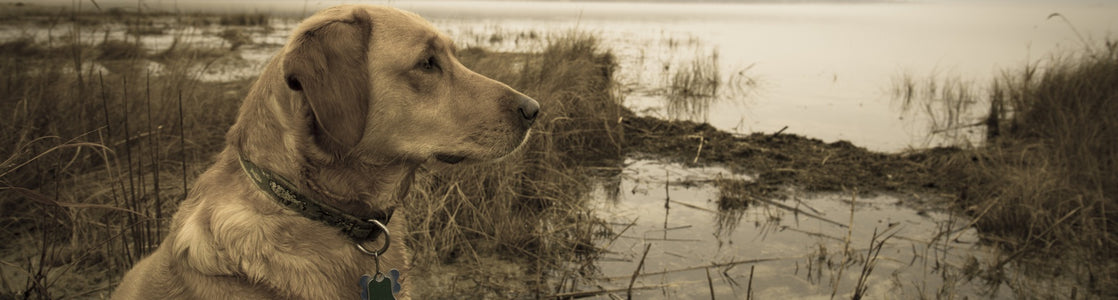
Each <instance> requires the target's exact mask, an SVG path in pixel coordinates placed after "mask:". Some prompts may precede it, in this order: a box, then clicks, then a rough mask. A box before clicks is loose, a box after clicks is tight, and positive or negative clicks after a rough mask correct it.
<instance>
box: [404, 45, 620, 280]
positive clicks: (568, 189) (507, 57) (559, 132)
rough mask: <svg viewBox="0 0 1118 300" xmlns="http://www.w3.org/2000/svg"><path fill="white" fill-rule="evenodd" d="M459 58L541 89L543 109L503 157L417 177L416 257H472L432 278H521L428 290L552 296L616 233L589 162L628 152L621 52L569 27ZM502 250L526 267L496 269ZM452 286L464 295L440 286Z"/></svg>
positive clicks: (605, 162)
mask: <svg viewBox="0 0 1118 300" xmlns="http://www.w3.org/2000/svg"><path fill="white" fill-rule="evenodd" d="M460 59H461V61H462V62H463V63H464V64H465V65H466V66H468V67H470V68H471V69H473V70H475V71H477V72H479V73H481V74H483V75H486V76H488V77H490V78H493V79H496V80H498V81H502V82H505V83H507V84H509V85H510V86H512V87H514V88H516V89H517V90H520V91H522V92H523V93H525V94H526V95H529V96H531V97H534V98H535V99H536V100H537V101H539V102H540V107H541V116H540V119H539V120H538V121H537V122H536V125H535V126H534V127H533V133H532V136H531V138H530V139H529V140H528V142H527V144H526V145H524V147H523V148H522V150H521V151H520V152H519V153H517V154H514V155H512V156H511V157H508V158H505V159H504V160H503V161H501V162H500V163H497V164H495V165H478V166H468V167H462V168H453V169H446V170H438V171H429V172H425V174H423V175H422V176H418V177H417V182H416V185H415V186H413V192H412V196H413V198H412V200H411V201H409V205H410V207H409V211H412V212H413V216H415V217H414V218H412V223H413V226H411V228H413V229H414V232H415V233H414V234H413V235H412V240H411V241H412V245H413V249H415V250H416V251H417V252H416V260H417V261H428V262H433V261H438V262H442V263H444V264H447V265H459V266H465V267H459V268H457V270H459V271H458V272H457V273H453V272H452V273H448V272H446V270H445V269H428V270H427V272H428V276H429V277H431V278H429V279H427V280H431V281H438V282H445V281H451V280H453V282H457V281H469V280H470V278H474V277H492V276H504V278H506V279H511V281H510V280H496V281H490V280H482V281H475V282H474V283H471V284H474V285H477V287H476V288H466V289H461V290H455V291H433V290H432V291H431V292H432V293H434V294H430V295H423V296H425V297H436V298H437V297H460V296H464V295H463V294H460V293H463V290H464V291H466V293H467V295H472V296H479V297H516V295H519V296H520V297H523V296H527V295H533V294H534V295H537V296H542V295H549V294H552V293H553V292H555V291H558V290H557V289H559V288H562V285H563V283H562V282H565V281H570V280H575V278H577V276H575V275H577V274H579V273H583V272H585V271H586V270H585V269H586V268H589V267H590V263H589V261H590V259H591V258H593V257H595V256H596V255H597V254H598V253H599V252H600V251H601V250H600V249H598V248H597V247H596V246H595V243H594V239H595V238H596V237H598V236H601V235H602V234H604V232H606V231H608V227H607V226H606V225H605V223H603V221H602V220H600V219H598V218H597V217H595V216H594V215H593V213H592V211H591V210H590V209H589V207H588V206H587V203H586V197H585V196H586V195H587V194H588V193H589V192H590V190H591V188H592V186H591V185H590V181H591V178H593V177H595V176H597V175H596V174H594V173H593V172H591V171H588V170H591V168H581V167H584V166H587V165H589V166H593V165H602V166H614V165H616V163H617V162H618V161H620V159H621V155H622V152H621V150H620V149H621V148H620V147H621V141H622V140H623V139H624V136H623V134H622V131H621V125H620V124H619V123H618V122H617V120H619V118H620V117H621V116H622V115H623V114H624V113H625V112H624V109H623V108H622V107H621V106H620V105H619V103H618V101H620V100H619V98H617V97H615V96H614V93H613V92H612V89H613V81H612V74H613V71H614V68H615V67H616V65H615V62H614V58H613V56H612V54H610V52H608V51H606V50H604V49H601V48H600V46H599V42H598V40H597V39H596V38H595V37H593V36H590V35H584V34H579V33H570V34H568V35H565V36H560V37H553V38H552V39H551V40H549V42H548V46H547V47H545V49H544V50H543V51H542V52H541V53H538V54H537V53H533V54H516V53H495V52H488V51H486V50H482V49H478V48H473V49H467V50H464V51H461V52H460ZM510 66H517V67H511V68H510ZM587 158H594V159H592V160H589V159H587ZM493 257H499V258H500V259H499V260H500V261H506V264H507V262H514V263H515V264H514V265H516V266H528V267H526V268H525V267H521V268H513V269H511V270H509V273H503V274H498V273H495V272H493V270H494V269H493V268H488V267H487V266H485V265H493V264H494V260H493V259H492V258H493ZM483 264H484V265H483ZM463 270H467V271H463ZM434 272H439V273H441V274H432V273H434ZM555 274H566V275H559V276H554V275H555ZM446 277H453V278H451V279H447V278H446ZM551 277H561V278H559V279H555V278H551ZM556 281H557V282H558V283H555V282H556ZM446 292H450V293H456V294H439V293H446ZM469 293H475V294H469Z"/></svg>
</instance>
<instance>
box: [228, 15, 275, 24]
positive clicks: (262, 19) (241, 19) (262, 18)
mask: <svg viewBox="0 0 1118 300" xmlns="http://www.w3.org/2000/svg"><path fill="white" fill-rule="evenodd" d="M270 19H271V16H269V15H268V14H265V13H238V14H226V15H222V16H221V18H220V19H219V20H218V24H221V25H222V26H268V24H269V22H270Z"/></svg>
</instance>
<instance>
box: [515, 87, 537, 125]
mask: <svg viewBox="0 0 1118 300" xmlns="http://www.w3.org/2000/svg"><path fill="white" fill-rule="evenodd" d="M518 98H520V106H519V107H518V108H517V111H519V112H520V117H521V119H520V121H521V122H524V127H531V126H532V123H535V122H536V116H538V115H539V114H540V103H539V102H536V100H534V99H532V98H528V96H524V95H519V96H518Z"/></svg>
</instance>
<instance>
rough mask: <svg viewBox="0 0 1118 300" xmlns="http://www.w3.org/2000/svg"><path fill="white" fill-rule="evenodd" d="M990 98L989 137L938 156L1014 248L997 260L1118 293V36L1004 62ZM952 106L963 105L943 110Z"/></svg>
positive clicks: (949, 178) (978, 220)
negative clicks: (1007, 65)
mask: <svg viewBox="0 0 1118 300" xmlns="http://www.w3.org/2000/svg"><path fill="white" fill-rule="evenodd" d="M984 103H986V104H988V105H989V107H990V109H989V110H988V111H987V114H988V115H987V117H986V118H985V120H978V121H974V122H975V123H976V124H981V125H985V126H986V129H987V140H986V144H985V145H984V146H983V147H980V148H977V149H974V150H972V151H963V152H957V153H955V154H954V155H946V156H942V157H939V158H937V161H936V162H935V164H934V165H935V166H937V169H936V171H937V172H938V173H939V174H940V176H942V178H944V180H943V182H944V183H943V184H944V185H945V186H949V187H951V188H952V189H954V190H956V191H959V194H958V203H957V204H958V206H959V207H960V208H961V209H963V210H964V211H966V212H967V213H968V214H970V215H971V216H973V218H974V221H973V223H974V225H975V226H976V227H977V228H978V229H979V230H980V231H981V232H982V233H983V234H984V235H983V236H984V237H985V238H986V239H987V240H988V241H989V242H992V243H994V244H996V245H999V246H1001V247H1003V248H1005V249H1007V250H1008V253H1009V254H1007V255H1006V256H1005V257H1003V258H1001V259H1000V260H999V261H997V262H996V263H994V266H995V267H997V269H1000V268H1001V267H1003V266H1006V265H1007V264H1009V263H1015V262H1027V264H1026V265H1033V266H1026V267H1023V268H1030V269H1035V268H1038V267H1036V265H1040V266H1043V267H1040V268H1043V269H1046V270H1047V271H1046V272H1045V273H1053V274H1070V275H1071V277H1072V278H1074V279H1075V280H1076V281H1078V282H1077V283H1078V287H1073V288H1072V291H1067V290H1059V291H1056V292H1055V293H1058V294H1061V295H1068V294H1073V293H1076V290H1077V288H1083V289H1085V290H1086V291H1078V293H1080V294H1081V295H1103V296H1104V297H1110V296H1115V295H1118V294H1115V291H1114V290H1113V289H1112V288H1109V287H1113V286H1114V284H1116V283H1118V277H1116V276H1118V256H1115V253H1114V252H1113V249H1115V247H1118V235H1116V234H1115V231H1114V228H1115V223H1116V222H1115V220H1116V219H1115V218H1116V217H1118V214H1116V211H1115V210H1116V209H1118V207H1116V205H1115V201H1116V199H1118V138H1116V137H1118V121H1115V120H1116V119H1115V118H1114V116H1115V115H1118V45H1116V44H1115V43H1114V42H1112V41H1106V42H1104V43H1102V44H1101V45H1097V46H1093V47H1090V48H1086V49H1083V50H1081V51H1078V52H1074V53H1069V54H1063V55H1056V56H1053V57H1051V58H1050V59H1048V60H1045V61H1041V62H1036V63H1030V64H1027V65H1025V66H1024V67H1023V68H1022V69H1019V70H1013V71H1007V72H1004V73H1003V74H1002V76H1000V77H998V78H997V79H996V80H995V81H994V82H993V83H992V84H991V88H990V90H989V93H988V98H987V99H985V102H984ZM944 109H946V110H953V109H955V108H950V107H948V108H940V109H933V110H936V111H937V112H940V113H943V110H944ZM962 110H963V111H965V110H966V109H962ZM966 122H970V121H966ZM966 122H963V123H966ZM1053 257H1055V258H1057V259H1054V260H1053V259H1051V258H1053ZM1022 288H1026V289H1027V288H1028V287H1022ZM1038 292H1044V293H1053V291H1038Z"/></svg>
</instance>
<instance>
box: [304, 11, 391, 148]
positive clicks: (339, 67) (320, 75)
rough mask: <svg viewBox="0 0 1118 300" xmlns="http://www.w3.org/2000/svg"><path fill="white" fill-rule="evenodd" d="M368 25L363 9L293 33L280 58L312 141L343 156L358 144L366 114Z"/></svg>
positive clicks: (369, 37) (367, 98) (369, 24)
mask: <svg viewBox="0 0 1118 300" xmlns="http://www.w3.org/2000/svg"><path fill="white" fill-rule="evenodd" d="M372 26H373V25H372V20H371V18H370V17H369V14H368V12H366V11H365V10H364V9H359V8H358V9H353V11H352V16H346V17H342V18H336V19H329V20H322V21H320V22H318V23H317V24H310V25H309V26H308V27H307V29H306V30H304V31H301V32H296V33H295V34H296V36H293V37H292V39H291V42H289V45H288V48H287V49H286V50H285V52H284V57H283V77H284V80H285V81H286V82H287V86H288V87H289V88H291V89H292V90H294V91H299V92H301V94H302V95H303V99H304V101H306V104H307V106H308V107H309V108H310V110H311V116H312V117H313V121H312V124H311V126H312V130H314V132H313V133H312V134H313V135H314V139H315V142H316V143H317V144H318V145H319V146H321V147H323V148H324V149H326V150H327V151H329V152H331V153H334V154H336V155H342V154H344V153H345V152H346V151H348V150H349V149H351V148H352V147H353V146H354V145H356V144H357V143H358V142H360V141H361V137H362V136H363V135H364V132H365V118H366V117H367V114H368V112H369V100H370V99H369V84H370V82H369V71H368V60H369V57H368V48H369V41H370V39H371V35H372Z"/></svg>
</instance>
